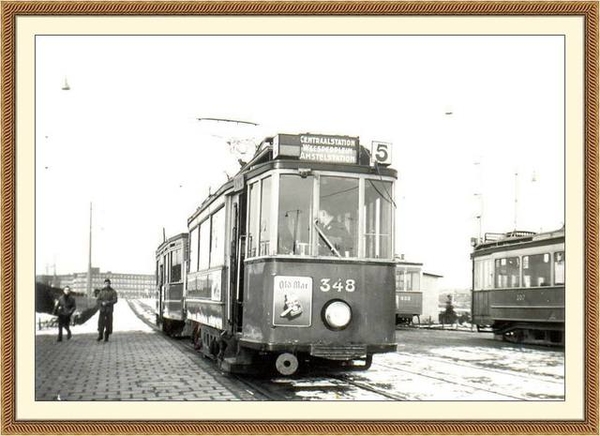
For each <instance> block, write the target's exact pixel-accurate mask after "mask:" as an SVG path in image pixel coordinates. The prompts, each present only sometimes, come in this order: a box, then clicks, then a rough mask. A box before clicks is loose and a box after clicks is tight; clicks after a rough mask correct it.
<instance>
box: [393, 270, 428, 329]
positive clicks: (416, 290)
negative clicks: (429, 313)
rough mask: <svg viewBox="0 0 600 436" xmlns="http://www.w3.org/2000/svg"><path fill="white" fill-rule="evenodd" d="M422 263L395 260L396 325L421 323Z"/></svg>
mask: <svg viewBox="0 0 600 436" xmlns="http://www.w3.org/2000/svg"><path fill="white" fill-rule="evenodd" d="M422 277H423V264H422V263H414V262H407V261H405V260H397V261H396V325H399V324H414V322H415V319H416V321H417V323H418V324H420V323H421V315H422V314H423V291H422V290H421V283H422Z"/></svg>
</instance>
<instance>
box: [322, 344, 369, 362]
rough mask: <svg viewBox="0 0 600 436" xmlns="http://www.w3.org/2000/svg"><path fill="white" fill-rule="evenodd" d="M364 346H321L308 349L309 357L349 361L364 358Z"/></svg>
mask: <svg viewBox="0 0 600 436" xmlns="http://www.w3.org/2000/svg"><path fill="white" fill-rule="evenodd" d="M366 354H367V346H366V345H321V344H316V345H312V346H311V347H310V355H311V356H315V357H324V358H327V359H332V360H349V359H356V358H359V357H363V356H366Z"/></svg>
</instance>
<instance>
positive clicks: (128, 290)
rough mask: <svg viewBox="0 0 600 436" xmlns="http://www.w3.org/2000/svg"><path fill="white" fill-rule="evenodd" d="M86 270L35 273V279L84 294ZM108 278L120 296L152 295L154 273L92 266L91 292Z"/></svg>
mask: <svg viewBox="0 0 600 436" xmlns="http://www.w3.org/2000/svg"><path fill="white" fill-rule="evenodd" d="M87 277H88V273H87V272H76V273H72V274H55V275H37V276H36V278H35V279H36V281H37V282H40V283H44V284H46V285H49V286H53V287H55V288H64V287H65V286H70V287H71V289H72V290H73V292H76V293H78V294H85V293H86V292H87ZM107 278H108V279H110V281H111V286H112V287H113V288H114V289H115V290H116V291H117V293H118V294H119V297H120V298H125V299H127V298H131V299H133V298H148V297H150V296H152V295H154V288H155V282H156V279H155V276H154V274H131V273H115V272H112V271H106V272H102V271H100V268H92V292H93V291H94V289H100V288H102V287H103V286H104V279H107Z"/></svg>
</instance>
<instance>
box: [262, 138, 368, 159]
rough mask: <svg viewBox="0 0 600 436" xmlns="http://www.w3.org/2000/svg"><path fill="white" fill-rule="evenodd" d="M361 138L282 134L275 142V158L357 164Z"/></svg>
mask: <svg viewBox="0 0 600 436" xmlns="http://www.w3.org/2000/svg"><path fill="white" fill-rule="evenodd" d="M358 147H359V138H358V137H355V136H338V135H320V134H312V133H304V134H300V135H289V134H283V133H280V134H279V135H277V136H276V137H275V138H274V140H273V157H275V158H277V157H278V156H281V157H293V158H298V159H299V160H305V161H312V162H327V163H340V164H356V163H357V162H358Z"/></svg>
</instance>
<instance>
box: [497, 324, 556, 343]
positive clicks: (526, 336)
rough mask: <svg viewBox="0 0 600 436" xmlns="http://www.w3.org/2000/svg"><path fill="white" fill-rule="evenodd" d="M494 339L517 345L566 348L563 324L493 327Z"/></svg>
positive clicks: (500, 325)
mask: <svg viewBox="0 0 600 436" xmlns="http://www.w3.org/2000/svg"><path fill="white" fill-rule="evenodd" d="M492 330H493V332H494V339H496V340H503V341H507V342H512V343H516V344H530V345H543V346H552V347H556V346H564V343H565V342H564V327H563V325H562V324H543V323H539V324H534V323H503V324H495V325H494V326H493V329H492Z"/></svg>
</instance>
